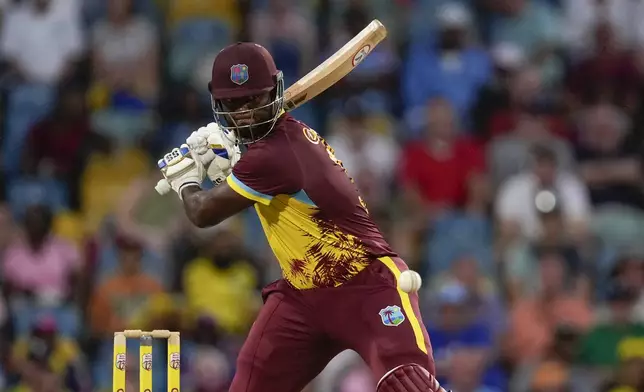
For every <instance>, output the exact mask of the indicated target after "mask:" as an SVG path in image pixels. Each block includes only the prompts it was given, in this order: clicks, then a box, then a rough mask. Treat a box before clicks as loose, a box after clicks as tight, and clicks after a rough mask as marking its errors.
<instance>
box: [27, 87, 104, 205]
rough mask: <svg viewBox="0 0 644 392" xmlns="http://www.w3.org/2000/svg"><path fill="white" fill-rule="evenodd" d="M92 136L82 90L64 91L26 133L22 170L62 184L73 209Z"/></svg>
mask: <svg viewBox="0 0 644 392" xmlns="http://www.w3.org/2000/svg"><path fill="white" fill-rule="evenodd" d="M91 136H93V134H92V132H91V127H90V120H89V117H88V115H87V112H86V111H85V95H84V91H83V90H82V89H78V88H69V89H67V90H63V91H62V92H61V94H60V98H59V100H58V104H57V107H56V108H55V110H54V111H53V113H52V115H51V116H49V117H47V118H45V119H43V120H42V121H40V122H38V123H36V125H34V127H33V128H32V129H31V130H30V131H29V134H28V136H27V145H26V150H25V155H24V158H23V159H24V162H23V167H24V171H25V172H26V173H28V174H33V175H45V176H47V177H49V176H52V177H54V178H57V179H59V180H61V181H64V182H65V183H66V184H68V186H69V189H71V190H72V192H71V193H72V195H71V196H72V205H74V206H76V205H77V204H78V203H77V197H76V196H77V195H76V192H75V190H77V185H78V181H79V178H80V175H81V170H82V168H83V167H84V164H83V163H84V158H85V157H86V156H87V153H88V150H87V148H86V147H89V141H90V140H93V138H91Z"/></svg>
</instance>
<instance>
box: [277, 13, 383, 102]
mask: <svg viewBox="0 0 644 392" xmlns="http://www.w3.org/2000/svg"><path fill="white" fill-rule="evenodd" d="M386 37H387V29H386V28H385V26H384V25H383V24H382V23H380V21H379V20H378V19H374V20H373V21H372V22H371V23H369V25H368V26H367V27H365V28H364V29H362V31H361V32H360V33H358V35H356V36H355V37H353V38H352V39H351V41H349V42H347V43H346V44H345V45H344V46H343V47H341V48H340V49H339V50H338V51H337V52H335V53H334V54H333V55H332V56H331V57H329V58H328V59H326V60H325V61H324V62H323V63H322V64H320V65H318V66H317V67H315V68H314V69H313V70H312V71H311V72H309V73H307V74H306V75H305V76H304V77H302V78H301V79H300V80H298V81H297V82H295V83H294V84H293V85H291V86H290V87H289V88H288V89H287V90H286V91H285V92H284V109H285V110H286V111H290V110H293V109H295V108H296V107H298V106H300V105H302V104H304V103H305V102H308V101H309V100H311V99H313V98H315V97H316V96H318V95H320V94H321V93H322V92H324V91H325V90H327V89H328V88H329V87H331V86H333V85H334V84H336V83H337V82H338V81H339V80H340V79H342V78H343V77H345V76H347V75H348V74H349V72H351V71H352V70H353V69H354V68H355V67H357V66H358V64H360V63H361V62H362V60H364V59H365V58H366V57H367V55H369V53H370V52H371V51H372V50H373V48H375V47H376V45H378V44H379V43H380V42H381V41H382V40H383V39H385V38H386Z"/></svg>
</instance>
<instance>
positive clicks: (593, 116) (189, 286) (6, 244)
mask: <svg viewBox="0 0 644 392" xmlns="http://www.w3.org/2000/svg"><path fill="white" fill-rule="evenodd" d="M0 4H1V9H2V30H1V33H0V34H1V35H0V53H1V55H0V59H1V60H2V69H1V72H0V89H1V91H2V95H1V104H0V113H1V120H2V121H0V123H1V133H0V135H1V139H0V143H1V149H0V158H1V161H0V162H1V165H2V166H1V168H2V170H1V173H2V175H1V180H0V184H1V188H2V192H1V193H2V201H1V203H2V204H0V267H1V268H0V287H1V288H2V293H3V295H2V297H0V327H1V331H0V359H1V360H0V390H6V391H34V392H36V391H38V392H40V391H52V392H53V391H103V390H110V382H111V369H112V364H111V351H112V341H111V337H112V333H113V331H116V330H123V329H126V328H142V329H172V330H180V331H182V346H183V347H182V348H183V350H182V351H183V352H182V365H183V368H182V370H183V382H184V385H185V390H186V391H195V392H222V391H226V390H227V389H226V385H227V383H228V382H229V381H230V378H231V376H232V374H233V372H234V366H235V357H236V352H237V351H238V349H239V347H240V345H241V343H242V342H243V340H244V335H245V333H246V331H247V330H248V328H249V326H250V324H251V323H252V320H253V318H254V315H255V313H256V312H257V309H258V308H259V306H260V303H259V301H260V297H259V295H258V290H259V289H260V288H261V287H262V286H263V285H264V284H266V283H267V282H269V281H271V280H272V279H275V278H276V277H278V276H279V271H278V270H277V266H276V264H275V263H274V261H273V260H272V255H271V252H270V250H269V249H267V245H266V242H265V240H263V234H262V233H261V228H260V227H259V224H258V221H257V220H256V219H255V217H254V216H253V214H252V213H250V212H249V213H248V214H244V215H243V216H241V217H238V218H235V219H231V220H229V221H227V222H225V224H223V225H220V226H219V227H217V228H214V229H211V230H196V229H194V228H192V227H191V226H190V225H189V224H188V223H187V222H186V220H185V219H184V216H183V213H182V210H181V206H180V204H179V203H178V201H177V200H176V198H174V197H170V196H168V197H160V196H158V195H156V194H155V192H154V189H153V185H154V184H155V183H156V181H157V180H158V178H159V175H158V174H157V171H156V170H155V161H156V159H155V158H158V157H160V156H161V154H162V153H163V152H164V151H166V150H168V149H169V148H171V147H173V146H177V145H179V144H180V143H181V142H182V141H183V140H184V139H185V138H186V137H187V136H188V135H189V134H190V132H192V131H193V130H195V129H196V128H197V127H198V126H200V125H203V124H205V123H207V122H209V121H210V120H211V119H212V117H211V113H210V108H209V96H208V94H207V93H206V84H207V81H208V79H209V73H210V67H211V62H212V60H213V58H214V55H215V54H216V53H217V51H218V50H219V49H221V48H222V47H223V46H224V45H226V44H228V43H231V42H234V41H236V40H253V41H256V42H259V43H262V44H263V45H265V46H266V47H267V48H269V50H270V51H271V52H272V53H273V55H274V56H275V59H276V62H277V64H278V67H279V68H280V69H282V70H283V71H284V74H285V77H286V81H287V85H288V84H290V83H292V82H293V81H295V80H296V79H297V78H298V77H299V76H301V75H303V74H305V73H306V72H307V71H309V70H310V69H312V68H313V67H314V66H315V65H317V64H318V63H319V62H321V61H322V60H323V59H324V58H325V57H326V56H328V55H329V54H331V53H333V52H334V51H335V49H337V48H338V47H340V46H341V45H342V44H344V42H346V41H347V40H348V39H349V38H350V37H351V36H353V35H354V34H355V33H356V32H357V31H359V30H360V29H362V28H363V27H364V26H365V25H366V24H367V23H368V22H369V21H370V20H371V19H372V18H379V19H381V20H382V21H383V22H384V23H385V25H386V26H387V27H388V29H389V31H390V38H389V39H388V40H387V41H386V42H384V43H383V44H381V45H380V46H379V47H378V48H377V49H376V50H375V52H374V53H372V54H371V55H370V56H369V57H368V59H367V60H366V61H365V62H364V63H362V64H361V65H360V66H359V67H358V69H357V70H355V71H354V72H353V73H352V74H351V75H350V76H349V77H347V78H345V79H344V80H343V81H341V82H340V83H339V84H338V85H337V86H335V87H334V88H333V89H331V90H330V91H328V92H327V93H325V94H324V95H323V96H321V97H319V98H318V99H316V100H315V101H314V102H312V103H309V104H307V105H306V106H305V107H302V108H300V109H298V110H297V111H296V112H295V115H296V116H298V117H299V118H300V119H301V120H303V121H305V122H308V123H309V124H310V125H311V126H312V127H313V128H314V129H316V130H318V131H319V132H320V133H321V134H322V135H323V136H325V137H326V138H327V139H328V140H329V142H330V144H331V145H332V146H333V147H334V148H335V149H336V153H337V154H336V155H337V156H338V157H339V158H340V159H341V160H343V161H344V164H345V166H346V167H347V168H348V170H349V171H350V173H351V174H352V175H353V177H354V178H355V179H356V182H357V184H358V185H359V187H360V188H361V190H362V192H363V193H364V195H366V197H365V198H366V200H367V203H368V204H369V206H370V210H371V211H372V213H373V214H374V215H375V216H376V217H377V219H378V221H379V223H380V225H381V227H382V229H383V230H384V231H385V232H386V233H387V238H388V239H389V240H390V242H391V243H392V245H393V246H394V249H396V250H397V251H399V252H400V253H401V255H402V256H403V257H404V258H405V259H406V260H407V261H408V263H409V264H410V266H411V267H413V268H415V269H417V270H418V271H419V272H421V273H422V275H423V277H424V282H425V284H424V287H423V290H422V292H421V293H420V294H421V298H422V301H423V311H424V316H425V322H426V324H427V326H428V328H429V330H430V334H431V337H432V343H433V345H434V350H435V356H436V361H437V367H438V372H439V376H440V379H441V380H442V382H444V383H445V384H446V385H448V386H450V387H451V388H453V389H454V390H455V391H457V392H492V391H517V392H572V391H583V392H588V391H607V392H617V391H620V392H640V391H644V365H643V363H644V324H642V322H643V321H644V289H643V287H644V258H643V257H644V186H643V185H644V182H643V172H642V170H643V167H642V153H643V151H644V150H643V148H642V147H643V143H642V141H643V130H644V111H643V108H644V100H643V99H642V98H644V94H643V91H644V84H643V83H642V82H643V80H644V79H643V76H644V23H642V22H643V21H644V2H642V1H627V0H463V1H460V2H458V1H455V0H317V1H315V0H245V1H242V0H240V1H235V0H20V1H14V0H2V1H0ZM338 322H344V323H350V322H351V320H338ZM132 348H133V350H134V351H133V353H134V352H136V342H134V343H133V345H132ZM155 350H156V351H155V356H156V358H157V360H156V363H155V383H156V387H157V388H159V389H158V390H159V391H160V390H164V389H162V388H163V387H164V385H165V382H164V377H165V376H164V366H165V359H164V358H165V349H164V345H163V344H161V343H160V344H158V345H157V346H155ZM130 358H132V359H134V360H135V359H136V356H131V357H130ZM128 366H131V367H132V368H133V373H131V374H132V375H133V376H132V377H131V378H130V381H131V384H132V385H131V388H132V389H131V390H132V391H136V390H137V388H138V385H137V377H136V371H137V369H136V361H134V362H133V363H132V364H130V365H128ZM374 386H375V381H374V380H372V379H371V377H370V375H369V373H368V371H367V370H366V369H365V367H364V365H363V364H362V363H361V361H360V360H359V359H357V358H356V357H355V355H354V354H352V353H351V352H347V353H345V354H343V355H342V356H341V357H339V358H337V359H336V360H334V361H333V362H332V363H331V364H330V365H329V367H328V368H327V369H326V370H325V371H324V372H323V373H322V374H321V375H320V377H318V379H317V380H316V381H315V382H314V383H313V384H312V385H311V386H309V387H308V389H307V392H367V391H369V392H372V391H374V389H375V387H374ZM155 389H156V388H155Z"/></svg>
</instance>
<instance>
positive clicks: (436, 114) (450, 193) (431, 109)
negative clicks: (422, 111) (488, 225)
mask: <svg viewBox="0 0 644 392" xmlns="http://www.w3.org/2000/svg"><path fill="white" fill-rule="evenodd" d="M484 166H485V159H484V154H483V152H482V149H481V147H480V146H479V145H477V144H476V143H475V142H474V141H473V140H471V139H469V138H466V137H464V136H461V135H459V130H458V129H457V125H456V120H455V114H454V110H453V108H452V106H451V105H450V103H449V102H447V101H446V100H444V99H441V98H434V99H432V100H430V101H429V103H428V107H427V126H426V129H425V133H424V139H423V140H420V141H416V142H413V143H411V144H409V145H407V146H406V147H405V149H404V151H403V158H402V162H401V173H400V176H401V179H402V184H403V187H404V192H405V195H406V197H407V198H408V199H409V201H410V202H411V203H412V205H413V206H414V207H415V208H414V211H417V209H422V210H424V211H426V212H427V213H429V215H430V217H432V216H435V214H436V213H439V212H440V211H443V210H446V209H451V208H453V207H458V206H462V205H463V204H464V203H465V202H466V198H467V188H468V182H469V181H470V179H471V176H472V175H473V174H475V173H477V172H481V171H482V170H483V169H484ZM415 215H416V213H415ZM417 216H418V215H417Z"/></svg>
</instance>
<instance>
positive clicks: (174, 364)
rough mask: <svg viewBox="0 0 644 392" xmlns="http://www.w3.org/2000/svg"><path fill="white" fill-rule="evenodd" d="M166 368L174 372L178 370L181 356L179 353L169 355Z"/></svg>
mask: <svg viewBox="0 0 644 392" xmlns="http://www.w3.org/2000/svg"><path fill="white" fill-rule="evenodd" d="M168 366H170V368H171V369H174V370H177V369H179V368H180V367H181V355H179V353H171V354H170V360H169V362H168Z"/></svg>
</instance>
